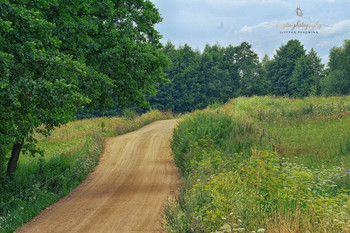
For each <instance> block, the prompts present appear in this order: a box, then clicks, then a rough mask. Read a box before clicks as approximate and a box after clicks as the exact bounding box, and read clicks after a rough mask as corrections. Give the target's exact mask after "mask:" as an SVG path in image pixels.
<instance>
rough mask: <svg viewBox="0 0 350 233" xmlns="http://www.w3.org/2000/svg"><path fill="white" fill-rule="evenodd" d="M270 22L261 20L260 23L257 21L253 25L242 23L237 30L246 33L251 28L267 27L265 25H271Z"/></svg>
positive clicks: (250, 30)
mask: <svg viewBox="0 0 350 233" xmlns="http://www.w3.org/2000/svg"><path fill="white" fill-rule="evenodd" d="M271 26H272V24H270V23H268V22H262V23H259V24H257V25H254V26H247V25H244V26H243V27H242V28H241V30H239V32H242V33H247V32H252V31H253V30H256V29H259V28H267V27H271Z"/></svg>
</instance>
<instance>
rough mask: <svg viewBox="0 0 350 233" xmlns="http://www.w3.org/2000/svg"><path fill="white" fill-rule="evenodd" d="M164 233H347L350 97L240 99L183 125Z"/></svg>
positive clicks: (194, 116) (177, 137)
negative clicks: (175, 191)
mask: <svg viewBox="0 0 350 233" xmlns="http://www.w3.org/2000/svg"><path fill="white" fill-rule="evenodd" d="M172 150H173V153H174V158H175V162H176V164H177V166H178V167H179V168H180V171H181V174H182V188H181V194H180V195H179V197H178V198H177V199H176V200H169V203H168V205H167V206H166V208H165V213H166V215H165V228H166V230H167V232H350V96H344V97H330V98H323V97H319V98H316V97H310V98H304V99H291V98H283V97H269V96H268V97H252V98H245V97H240V98H236V99H233V100H231V101H229V102H228V103H226V104H224V105H222V106H220V105H218V104H214V105H212V106H209V107H208V108H207V109H206V110H204V111H197V112H195V113H193V114H191V115H189V116H187V117H185V119H184V120H182V121H181V123H180V124H179V125H178V127H177V128H176V129H175V131H174V136H173V141H172Z"/></svg>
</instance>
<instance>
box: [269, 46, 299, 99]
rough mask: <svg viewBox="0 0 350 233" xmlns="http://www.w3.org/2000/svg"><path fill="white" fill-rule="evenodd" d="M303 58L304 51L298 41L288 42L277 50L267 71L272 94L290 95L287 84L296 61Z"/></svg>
mask: <svg viewBox="0 0 350 233" xmlns="http://www.w3.org/2000/svg"><path fill="white" fill-rule="evenodd" d="M303 56H305V49H304V46H303V45H301V43H300V41H299V40H290V41H288V43H287V44H286V45H282V47H280V48H279V49H278V50H277V52H276V55H275V56H274V60H273V63H272V64H271V66H270V69H269V71H268V73H269V78H270V79H271V85H272V87H271V88H272V90H271V93H272V94H274V95H286V94H288V95H292V91H291V88H290V86H289V83H290V80H291V77H292V74H293V71H294V69H295V66H296V65H297V62H298V60H299V59H300V58H301V57H303Z"/></svg>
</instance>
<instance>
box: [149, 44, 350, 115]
mask: <svg viewBox="0 0 350 233" xmlns="http://www.w3.org/2000/svg"><path fill="white" fill-rule="evenodd" d="M163 51H164V53H165V55H166V56H167V57H168V58H170V60H171V61H172V64H171V65H170V66H169V67H168V68H167V69H166V70H165V73H166V74H167V78H168V80H169V81H168V82H167V83H166V84H165V85H162V86H158V87H157V90H158V92H157V95H156V96H151V97H149V98H148V100H149V101H150V103H151V106H152V107H153V108H157V109H160V110H172V111H173V112H176V113H179V112H181V113H183V112H188V111H192V110H194V109H201V108H204V107H206V106H207V105H208V104H211V103H216V102H226V101H227V100H229V99H231V98H235V97H238V96H253V95H258V96H261V95H278V96H285V95H288V96H290V97H305V96H317V95H326V96H330V95H347V94H350V62H349V61H350V40H346V41H345V44H344V45H343V46H342V47H339V48H336V47H335V48H333V49H331V51H330V61H329V63H328V67H327V68H326V69H325V66H324V65H323V64H322V62H321V58H320V57H318V56H317V53H316V52H315V50H313V49H311V50H310V51H306V50H305V48H304V46H303V45H302V44H301V43H300V41H298V40H290V41H288V43H287V44H286V45H282V46H281V47H280V48H279V49H278V50H277V51H276V54H275V55H274V57H273V58H269V57H268V56H267V55H265V57H264V58H263V59H262V61H261V62H260V61H259V57H258V55H257V54H256V53H255V52H254V51H253V50H252V48H251V45H250V44H248V43H247V42H243V43H241V44H240V45H239V46H232V45H229V46H227V47H222V46H219V45H213V46H210V45H207V46H206V47H205V49H204V51H203V53H200V52H199V51H195V50H193V49H192V48H191V47H190V46H188V45H187V44H185V45H184V46H180V47H179V48H175V46H174V45H173V44H172V43H170V42H168V43H167V44H166V45H165V47H164V48H163Z"/></svg>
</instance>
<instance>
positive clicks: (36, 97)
mask: <svg viewBox="0 0 350 233" xmlns="http://www.w3.org/2000/svg"><path fill="white" fill-rule="evenodd" d="M0 13H1V19H0V42H1V43H0V76H1V80H0V93H1V94H0V97H1V102H0V112H1V113H0V114H1V115H0V117H1V121H2V124H1V126H0V142H1V149H0V165H2V164H3V163H5V162H6V160H7V157H8V154H9V150H11V148H13V149H12V154H11V158H13V159H14V160H12V159H11V160H10V162H9V168H11V169H10V170H8V173H13V172H14V170H15V168H16V164H17V159H18V157H19V153H20V150H21V148H22V145H23V142H24V143H25V145H24V149H25V151H30V152H33V153H35V152H36V150H35V148H34V145H35V138H34V137H33V135H34V134H35V132H38V133H42V134H44V135H48V134H49V133H50V132H51V131H52V130H53V128H54V127H57V126H60V125H63V124H65V123H67V122H69V121H71V120H73V119H74V118H75V116H76V114H77V110H78V109H83V108H84V109H96V108H101V109H103V108H104V107H106V106H110V105H111V104H112V102H117V103H119V104H120V105H123V106H126V105H128V104H130V103H136V104H139V105H143V106H148V103H147V101H146V99H145V97H144V96H145V95H146V94H150V93H154V92H155V89H154V87H153V85H154V84H155V83H157V82H163V81H164V73H163V71H162V68H163V67H164V66H166V65H167V64H168V59H167V58H166V56H165V55H164V54H163V53H162V52H161V51H160V48H161V47H162V46H161V44H160V42H159V39H160V35H159V33H158V32H157V31H156V30H155V29H154V25H155V24H157V23H159V22H160V21H161V17H160V15H159V13H158V11H157V10H156V8H155V6H154V5H153V4H152V3H151V2H150V1H138V2H137V3H135V2H133V1H117V0H113V1H112V0H103V1H96V0H89V1H74V2H73V3H72V2H71V1H66V0H57V1H47V0H43V1H16V0H6V1H2V2H1V3H0ZM39 126H43V127H41V128H40V129H38V127H39ZM14 145H15V146H14ZM1 167H2V166H1ZM0 173H2V171H0ZM9 175H11V174H9Z"/></svg>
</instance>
